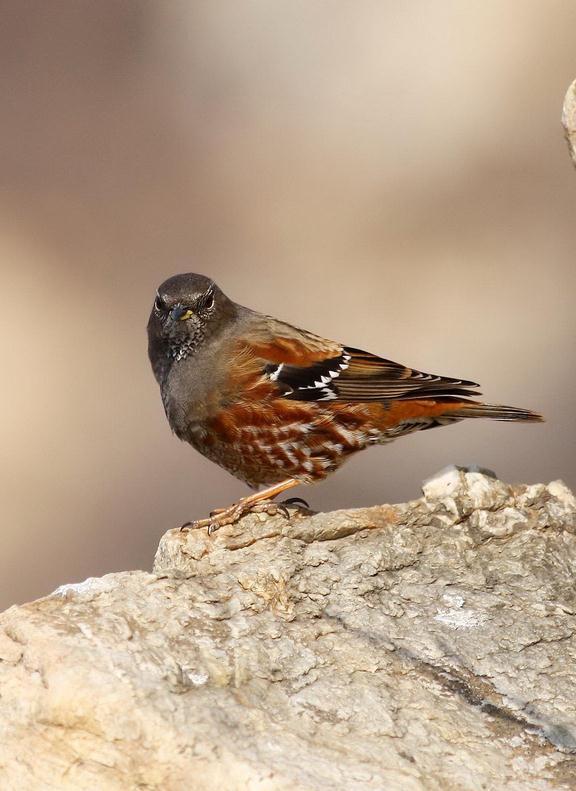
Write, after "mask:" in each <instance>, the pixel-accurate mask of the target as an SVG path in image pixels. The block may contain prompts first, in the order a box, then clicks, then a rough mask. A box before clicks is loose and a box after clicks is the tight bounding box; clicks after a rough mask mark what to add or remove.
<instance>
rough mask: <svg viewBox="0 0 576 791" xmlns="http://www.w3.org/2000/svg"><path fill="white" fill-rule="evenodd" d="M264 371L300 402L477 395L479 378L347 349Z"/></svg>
mask: <svg viewBox="0 0 576 791" xmlns="http://www.w3.org/2000/svg"><path fill="white" fill-rule="evenodd" d="M265 373H266V374H267V376H268V377H269V379H271V380H272V381H274V382H276V384H277V386H278V388H279V389H280V391H281V393H282V397H284V398H290V399H293V400H299V401H333V400H338V401H386V400H389V399H401V400H413V399H427V398H441V397H447V396H448V397H449V396H452V397H455V398H463V397H466V396H472V397H477V396H479V395H480V393H479V392H478V391H477V390H471V389H470V388H476V387H478V385H477V384H476V383H475V382H471V381H468V380H466V379H452V378H450V377H446V376H436V375H434V374H427V373H424V372H423V371H418V370H416V369H413V368H408V367H406V366H405V365H400V364H399V363H395V362H393V361H392V360H385V359H383V358H382V357H377V356H376V355H373V354H370V353H369V352H364V351H362V350H361V349H353V348H351V347H343V349H342V354H340V355H339V356H337V357H330V358H328V359H325V360H321V361H319V362H314V363H313V364H311V365H308V366H296V365H287V364H284V363H279V364H278V363H270V364H268V365H266V366H265Z"/></svg>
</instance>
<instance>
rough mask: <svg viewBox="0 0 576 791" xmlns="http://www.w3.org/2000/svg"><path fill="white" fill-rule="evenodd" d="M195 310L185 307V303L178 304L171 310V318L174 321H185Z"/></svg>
mask: <svg viewBox="0 0 576 791" xmlns="http://www.w3.org/2000/svg"><path fill="white" fill-rule="evenodd" d="M193 312H194V311H192V310H190V309H189V308H185V307H184V305H176V306H175V307H173V308H172V310H171V311H170V318H171V319H172V321H185V320H186V319H189V318H190V316H192V315H193Z"/></svg>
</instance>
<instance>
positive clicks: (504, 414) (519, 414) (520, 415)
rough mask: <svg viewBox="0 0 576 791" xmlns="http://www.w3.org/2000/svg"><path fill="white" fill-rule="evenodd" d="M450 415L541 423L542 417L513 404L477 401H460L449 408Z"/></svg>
mask: <svg viewBox="0 0 576 791" xmlns="http://www.w3.org/2000/svg"><path fill="white" fill-rule="evenodd" d="M450 416H451V417H455V418H466V417H485V418H490V419H491V420H507V421H509V422H522V423H543V422H544V418H543V417H542V415H539V414H538V412H532V410H530V409H521V408H520V407H515V406H502V405H500V404H481V403H479V402H478V401H462V402H461V403H460V404H454V408H451V409H450Z"/></svg>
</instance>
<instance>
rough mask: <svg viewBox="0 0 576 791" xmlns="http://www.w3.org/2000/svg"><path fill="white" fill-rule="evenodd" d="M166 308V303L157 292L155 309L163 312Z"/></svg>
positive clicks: (157, 311)
mask: <svg viewBox="0 0 576 791" xmlns="http://www.w3.org/2000/svg"><path fill="white" fill-rule="evenodd" d="M165 309H166V303H165V302H164V300H163V299H162V297H161V296H160V294H156V299H155V300H154V310H155V311H156V313H162V311H163V310H165Z"/></svg>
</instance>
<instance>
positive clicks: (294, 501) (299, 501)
mask: <svg viewBox="0 0 576 791" xmlns="http://www.w3.org/2000/svg"><path fill="white" fill-rule="evenodd" d="M281 504H282V505H298V506H303V507H304V508H307V509H308V510H310V506H309V505H308V503H307V502H306V500H304V499H303V498H302V497H288V499H287V500H282V503H281Z"/></svg>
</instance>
